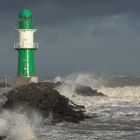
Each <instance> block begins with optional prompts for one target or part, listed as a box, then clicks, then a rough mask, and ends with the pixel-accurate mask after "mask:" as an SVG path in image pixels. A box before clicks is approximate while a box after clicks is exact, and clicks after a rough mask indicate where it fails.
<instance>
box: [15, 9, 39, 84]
mask: <svg viewBox="0 0 140 140" xmlns="http://www.w3.org/2000/svg"><path fill="white" fill-rule="evenodd" d="M17 30H18V32H19V43H15V49H16V50H17V52H18V72H17V79H16V84H17V85H23V84H28V83H31V82H38V77H36V75H35V62H34V53H35V50H36V49H37V48H38V43H34V33H35V32H36V29H34V28H33V22H32V12H31V11H30V10H27V9H24V10H21V11H20V12H19V19H18V29H17Z"/></svg>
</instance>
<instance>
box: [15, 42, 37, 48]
mask: <svg viewBox="0 0 140 140" xmlns="http://www.w3.org/2000/svg"><path fill="white" fill-rule="evenodd" d="M14 48H15V49H22V48H23V49H26V48H27V49H28V48H29V49H30V48H31V49H32V48H34V49H38V43H32V44H29V43H14Z"/></svg>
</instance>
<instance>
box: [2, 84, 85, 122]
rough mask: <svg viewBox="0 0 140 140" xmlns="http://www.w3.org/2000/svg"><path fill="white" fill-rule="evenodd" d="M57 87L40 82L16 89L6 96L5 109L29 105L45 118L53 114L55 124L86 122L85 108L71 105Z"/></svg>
mask: <svg viewBox="0 0 140 140" xmlns="http://www.w3.org/2000/svg"><path fill="white" fill-rule="evenodd" d="M55 86H56V84H55V83H51V82H40V83H31V84H28V85H23V86H20V87H16V88H14V89H12V90H11V91H9V92H8V93H6V94H5V95H4V96H6V98H7V101H6V102H5V104H4V105H3V107H4V108H10V109H11V108H14V107H15V106H19V105H27V106H29V107H33V108H36V109H38V110H40V111H41V112H42V114H43V115H44V116H47V115H49V113H52V116H53V120H52V122H54V123H56V122H60V121H68V122H75V123H78V122H79V121H81V120H84V119H85V117H86V116H85V115H84V110H83V108H84V107H83V106H78V105H76V104H74V103H70V100H69V99H68V98H66V97H65V96H62V95H60V93H59V92H58V91H56V90H55V89H54V87H55Z"/></svg>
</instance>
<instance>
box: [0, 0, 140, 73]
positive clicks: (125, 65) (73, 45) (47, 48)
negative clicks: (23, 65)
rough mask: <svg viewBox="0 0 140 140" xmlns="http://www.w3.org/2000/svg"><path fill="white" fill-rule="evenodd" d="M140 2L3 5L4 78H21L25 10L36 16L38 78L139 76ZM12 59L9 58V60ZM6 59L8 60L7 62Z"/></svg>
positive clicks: (6, 1) (47, 0)
mask: <svg viewBox="0 0 140 140" xmlns="http://www.w3.org/2000/svg"><path fill="white" fill-rule="evenodd" d="M139 7H140V1H139V0H40V1H39V0H28V1H27V0H11V1H10V0H3V1H1V4H0V18H1V20H0V42H1V46H0V49H1V51H0V67H1V70H0V75H5V74H9V75H16V69H17V53H16V51H15V50H14V49H13V44H14V42H17V41H18V33H17V32H16V30H15V29H16V24H17V18H18V12H19V10H20V9H23V8H29V9H31V10H32V11H33V15H34V23H35V27H37V28H38V29H39V30H38V32H37V33H36V38H35V40H36V41H37V42H39V50H38V51H37V52H36V62H37V71H38V74H39V75H53V74H55V75H57V74H65V73H71V72H75V71H79V70H87V71H95V72H99V73H118V74H140V72H139V69H140V64H139V59H140V56H139V52H140V49H139V44H140V41H139V38H140V19H139V14H140V8H139ZM7 57H8V59H7ZM3 60H4V61H3Z"/></svg>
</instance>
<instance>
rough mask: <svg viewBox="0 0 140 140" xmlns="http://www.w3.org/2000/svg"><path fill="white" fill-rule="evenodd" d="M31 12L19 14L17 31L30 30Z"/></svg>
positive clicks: (22, 11) (23, 11) (26, 11)
mask: <svg viewBox="0 0 140 140" xmlns="http://www.w3.org/2000/svg"><path fill="white" fill-rule="evenodd" d="M32 26H33V25H32V12H31V11H30V10H27V9H25V10H21V11H20V13H19V29H32Z"/></svg>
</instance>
